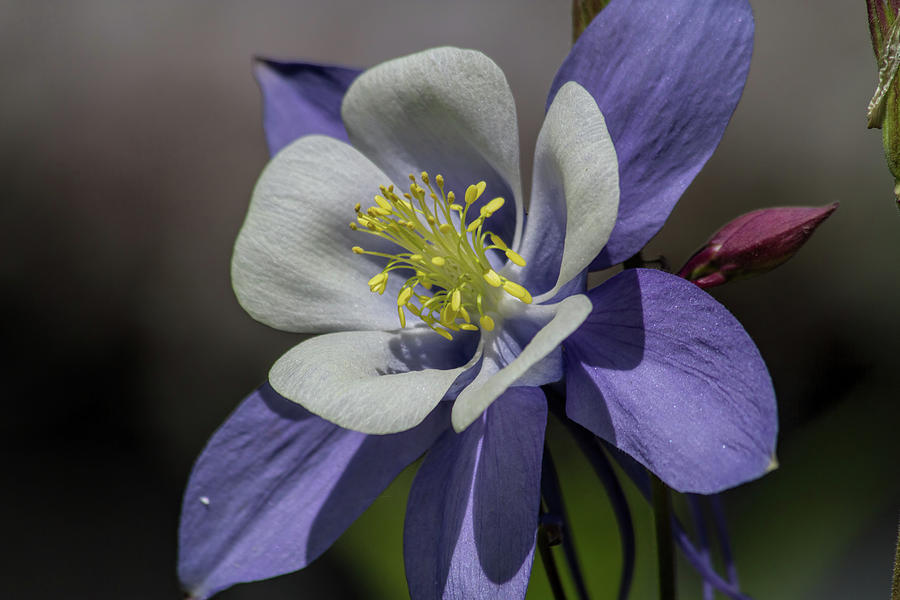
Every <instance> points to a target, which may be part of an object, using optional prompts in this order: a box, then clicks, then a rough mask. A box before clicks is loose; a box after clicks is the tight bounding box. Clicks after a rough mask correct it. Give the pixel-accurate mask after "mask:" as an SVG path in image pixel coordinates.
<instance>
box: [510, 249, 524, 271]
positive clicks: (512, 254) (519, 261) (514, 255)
mask: <svg viewBox="0 0 900 600" xmlns="http://www.w3.org/2000/svg"><path fill="white" fill-rule="evenodd" d="M505 254H506V258H508V259H509V260H511V261H512V262H513V264H517V265H519V266H520V267H524V266H525V259H524V258H522V257H521V256H519V254H517V253H516V252H513V251H512V250H507V251H506V252H505Z"/></svg>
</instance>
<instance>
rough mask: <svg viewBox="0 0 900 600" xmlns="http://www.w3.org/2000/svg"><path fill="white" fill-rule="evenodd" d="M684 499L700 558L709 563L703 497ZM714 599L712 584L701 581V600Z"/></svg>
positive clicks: (707, 534)
mask: <svg viewBox="0 0 900 600" xmlns="http://www.w3.org/2000/svg"><path fill="white" fill-rule="evenodd" d="M684 497H685V499H686V500H687V502H688V506H689V507H690V509H691V517H692V518H693V520H694V529H695V530H696V532H697V543H698V544H699V546H700V548H699V550H700V557H701V558H702V559H703V560H705V561H708V562H710V563H711V558H710V546H709V533H708V532H707V530H706V517H705V515H704V514H703V506H702V504H701V502H702V500H703V496H700V495H697V494H685V496H684ZM714 598H715V590H714V589H713V586H712V584H711V583H710V582H709V581H707V580H706V579H704V580H703V600H713V599H714Z"/></svg>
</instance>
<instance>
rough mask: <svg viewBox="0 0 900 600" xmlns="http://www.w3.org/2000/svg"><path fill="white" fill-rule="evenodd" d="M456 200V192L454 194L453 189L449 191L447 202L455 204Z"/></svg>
mask: <svg viewBox="0 0 900 600" xmlns="http://www.w3.org/2000/svg"><path fill="white" fill-rule="evenodd" d="M454 200H456V194H454V193H453V192H452V191H450V192H447V202H449V203H450V204H453V201H454Z"/></svg>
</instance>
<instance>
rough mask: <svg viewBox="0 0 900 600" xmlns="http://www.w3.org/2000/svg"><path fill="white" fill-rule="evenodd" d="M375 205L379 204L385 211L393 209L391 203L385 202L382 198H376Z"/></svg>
mask: <svg viewBox="0 0 900 600" xmlns="http://www.w3.org/2000/svg"><path fill="white" fill-rule="evenodd" d="M375 204H377V205H378V206H380V207H381V208H383V209H385V210H391V208H392V207H391V203H390V202H388V201H387V200H385V199H384V198H382V197H381V196H375Z"/></svg>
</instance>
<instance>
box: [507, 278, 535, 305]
mask: <svg viewBox="0 0 900 600" xmlns="http://www.w3.org/2000/svg"><path fill="white" fill-rule="evenodd" d="M503 290H504V291H505V292H506V293H507V294H509V295H510V296H512V297H513V298H518V299H519V300H521V301H522V302H524V303H525V304H531V294H529V293H528V290H526V289H525V288H523V287H522V286H521V285H519V284H518V283H516V282H515V281H510V280H508V279H507V280H506V281H504V282H503Z"/></svg>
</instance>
